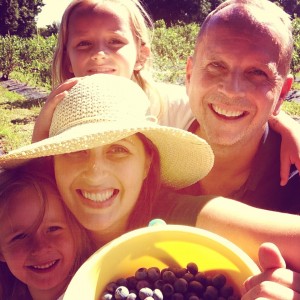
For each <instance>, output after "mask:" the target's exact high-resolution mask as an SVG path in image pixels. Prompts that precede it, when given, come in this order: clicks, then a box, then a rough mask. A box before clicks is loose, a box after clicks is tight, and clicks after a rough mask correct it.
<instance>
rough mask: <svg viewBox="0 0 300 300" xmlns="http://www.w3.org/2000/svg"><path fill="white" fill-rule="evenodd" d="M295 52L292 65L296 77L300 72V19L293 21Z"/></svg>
mask: <svg viewBox="0 0 300 300" xmlns="http://www.w3.org/2000/svg"><path fill="white" fill-rule="evenodd" d="M292 24H293V38H294V52H293V60H292V64H291V70H292V73H293V74H294V75H295V74H296V73H298V72H299V71H300V18H296V19H294V20H293V23H292Z"/></svg>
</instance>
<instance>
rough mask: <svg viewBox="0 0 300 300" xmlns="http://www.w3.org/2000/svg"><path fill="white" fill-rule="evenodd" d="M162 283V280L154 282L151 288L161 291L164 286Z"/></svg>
mask: <svg viewBox="0 0 300 300" xmlns="http://www.w3.org/2000/svg"><path fill="white" fill-rule="evenodd" d="M164 284H165V283H164V281H163V280H162V279H158V280H156V281H155V282H154V284H153V286H154V288H155V289H159V290H162V287H163V285H164Z"/></svg>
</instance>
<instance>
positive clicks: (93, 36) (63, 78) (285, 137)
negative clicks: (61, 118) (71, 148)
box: [32, 0, 300, 185]
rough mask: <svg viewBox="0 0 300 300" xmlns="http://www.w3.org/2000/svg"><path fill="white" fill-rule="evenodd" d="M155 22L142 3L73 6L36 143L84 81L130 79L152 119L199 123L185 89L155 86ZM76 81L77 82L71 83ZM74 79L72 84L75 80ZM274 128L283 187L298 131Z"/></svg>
mask: <svg viewBox="0 0 300 300" xmlns="http://www.w3.org/2000/svg"><path fill="white" fill-rule="evenodd" d="M152 28H153V24H152V21H151V18H150V17H149V15H148V14H147V12H146V11H145V9H144V8H143V7H142V5H141V4H140V3H139V1H138V0H74V1H72V2H71V4H70V5H69V6H68V7H67V9H66V10H65V12H64V15H63V17H62V21H61V25H60V30H59V35H58V45H57V49H56V52H55V55H54V60H53V74H52V76H53V88H56V89H55V90H54V91H53V92H52V93H51V94H50V95H49V98H48V100H47V102H46V104H45V106H44V108H43V109H42V111H41V113H40V115H39V117H38V119H37V121H36V124H35V128H34V132H33V137H32V141H33V142H35V141H38V140H41V139H44V138H46V137H48V136H49V127H50V123H51V118H52V115H53V111H54V109H55V107H56V105H57V103H58V102H59V101H60V100H61V99H62V98H63V97H64V96H65V95H66V93H67V90H68V89H70V88H71V87H72V86H73V85H74V84H76V82H77V81H78V80H79V79H78V78H74V77H82V76H85V75H91V74H94V73H107V74H114V75H119V76H124V77H127V78H131V79H132V80H134V81H136V82H137V83H138V84H139V85H140V86H141V87H142V88H143V90H144V91H145V92H146V93H147V95H148V97H149V99H150V101H151V107H150V112H151V114H152V115H155V116H157V117H158V121H159V123H160V124H162V125H167V126H172V127H177V128H182V129H186V130H187V129H188V128H189V127H190V125H191V123H192V121H193V120H194V117H193V115H192V112H191V111H190V107H189V101H188V98H187V95H186V93H185V88H184V87H180V86H176V85H167V84H157V83H153V80H151V77H150V76H149V71H150V61H151V60H150V54H151V51H150V40H151V38H150V36H149V33H151V30H152ZM71 78H73V79H71ZM70 79H71V80H70ZM270 124H271V126H273V128H274V129H275V130H276V131H278V132H279V133H280V134H281V135H282V151H281V153H282V154H281V164H282V166H281V178H282V180H281V184H282V185H285V184H286V182H287V179H288V175H289V169H290V164H292V163H294V164H295V165H296V166H297V167H298V169H300V159H299V153H300V142H299V141H298V140H299V125H298V124H297V123H296V122H295V121H294V120H293V119H292V118H290V117H288V116H286V115H285V114H284V113H280V115H279V116H278V117H272V119H270Z"/></svg>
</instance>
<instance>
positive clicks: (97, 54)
mask: <svg viewBox="0 0 300 300" xmlns="http://www.w3.org/2000/svg"><path fill="white" fill-rule="evenodd" d="M94 50H95V51H94V53H93V55H92V59H93V60H101V59H105V58H106V57H107V49H106V47H105V46H104V45H103V44H102V43H99V44H97V45H96V46H95V49H94Z"/></svg>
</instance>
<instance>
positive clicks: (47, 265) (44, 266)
mask: <svg viewBox="0 0 300 300" xmlns="http://www.w3.org/2000/svg"><path fill="white" fill-rule="evenodd" d="M55 263H56V260H54V261H53V262H51V263H48V264H44V265H36V266H32V267H33V268H34V269H40V270H43V269H48V268H50V267H52V266H53V265H54V264H55Z"/></svg>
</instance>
